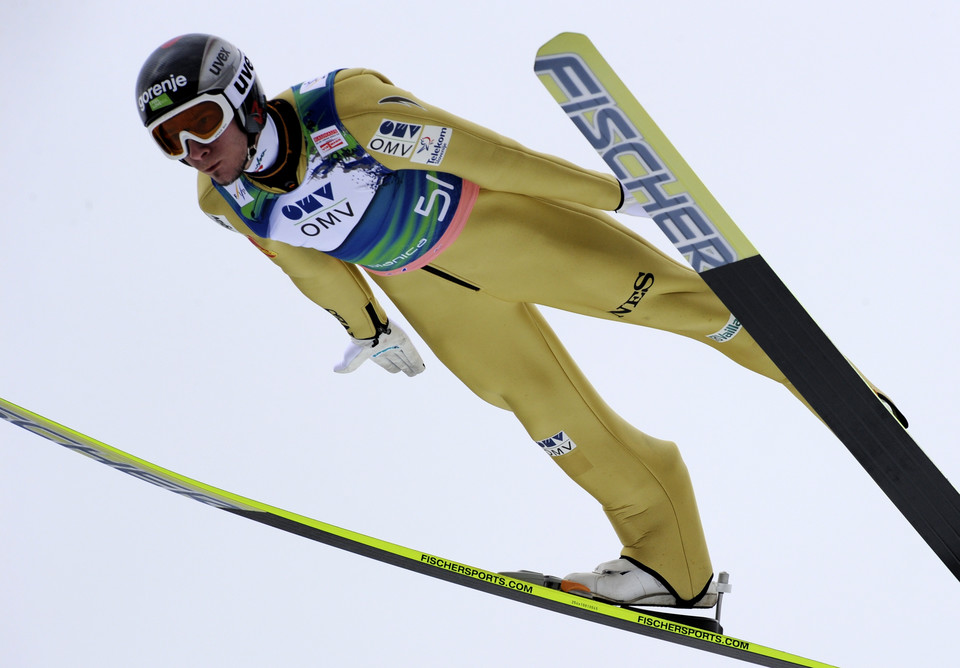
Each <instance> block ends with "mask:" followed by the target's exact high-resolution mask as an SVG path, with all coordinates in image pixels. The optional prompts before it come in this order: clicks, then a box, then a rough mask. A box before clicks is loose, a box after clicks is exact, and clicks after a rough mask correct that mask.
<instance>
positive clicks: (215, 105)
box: [147, 93, 233, 160]
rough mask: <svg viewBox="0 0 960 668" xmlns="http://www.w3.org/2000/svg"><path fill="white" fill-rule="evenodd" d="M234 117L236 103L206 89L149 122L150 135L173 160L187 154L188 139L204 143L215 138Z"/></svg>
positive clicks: (180, 158)
mask: <svg viewBox="0 0 960 668" xmlns="http://www.w3.org/2000/svg"><path fill="white" fill-rule="evenodd" d="M232 120H233V107H231V106H230V103H229V102H228V101H227V98H226V97H224V96H223V95H211V94H209V93H205V94H203V95H201V96H200V97H198V98H197V99H195V100H193V101H191V102H189V103H187V104H185V105H183V106H180V107H177V108H176V109H173V110H171V111H169V112H167V113H166V114H164V115H163V116H161V117H160V118H158V119H157V120H155V121H154V122H153V123H151V124H150V125H148V126H147V130H149V131H150V135H151V136H152V137H153V139H154V141H155V142H157V145H158V146H159V147H160V150H161V151H163V153H164V155H166V156H167V157H168V158H170V159H171V160H182V159H183V158H185V157H187V141H186V140H187V139H190V140H192V141H195V142H198V143H200V144H209V143H210V142H212V141H215V140H216V139H217V138H218V137H219V136H220V135H222V134H223V131H224V130H226V129H227V126H229V125H230V121H232Z"/></svg>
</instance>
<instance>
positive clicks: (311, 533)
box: [0, 398, 830, 668]
mask: <svg viewBox="0 0 960 668" xmlns="http://www.w3.org/2000/svg"><path fill="white" fill-rule="evenodd" d="M0 418H2V419H4V420H7V421H8V422H10V423H11V424H14V425H16V426H18V427H21V428H23V429H26V430H27V431H29V432H32V433H34V434H37V435H38V436H42V437H43V438H46V439H48V440H50V441H53V442H54V443H56V444H58V445H62V446H64V447H66V448H68V449H70V450H73V451H74V452H79V453H80V454H82V455H86V456H87V457H90V458H92V459H94V460H96V461H98V462H100V463H101V464H106V465H107V466H110V467H112V468H114V469H116V470H118V471H121V472H123V473H126V474H128V475H131V476H133V477H135V478H139V479H140V480H143V481H145V482H149V483H151V484H153V485H156V486H158V487H161V488H163V489H166V490H168V491H170V492H174V493H176V494H179V495H181V496H185V497H187V498H190V499H193V500H195V501H199V502H201V503H204V504H206V505H208V506H212V507H214V508H219V509H220V510H224V511H226V512H228V513H231V514H233V515H236V516H239V517H245V518H247V519H249V520H254V521H256V522H260V523H262V524H266V525H268V526H272V527H275V528H277V529H282V530H284V531H288V532H290V533H293V534H297V535H299V536H303V537H305V538H309V539H311V540H315V541H317V542H320V543H324V544H326V545H330V546H332V547H336V548H339V549H342V550H346V551H348V552H353V553H354V554H358V555H361V556H364V557H368V558H370V559H376V560H377V561H382V562H384V563H387V564H391V565H393V566H399V567H401V568H406V569H408V570H411V571H415V572H417V573H422V574H423V575H428V576H430V577H433V578H437V579H440V580H446V581H448V582H452V583H455V584H459V585H462V586H464V587H469V588H471V589H476V590H479V591H482V592H486V593H488V594H495V595H497V596H501V597H503V598H508V599H512V600H514V601H519V602H521V603H526V604H527V605H532V606H536V607H539V608H543V609H546V610H552V611H554V612H559V613H562V614H565V615H569V616H571V617H577V618H580V619H585V620H587V621H591V622H594V623H597V624H603V625H606V626H610V627H613V628H618V629H623V630H625V631H631V632H633V633H637V634H640V635H644V636H649V637H651V638H656V639H658V640H666V641H668V642H672V643H676V644H678V645H684V646H686V647H691V648H694V649H698V650H702V651H707V652H711V653H714V654H720V655H723V656H728V657H732V658H734V659H738V660H740V661H744V662H747V663H753V664H756V665H760V666H807V667H810V668H830V667H829V665H828V664H825V663H821V662H819V661H813V660H810V659H805V658H803V657H799V656H795V655H793V654H788V653H786V652H781V651H779V650H776V649H771V648H769V647H764V646H762V645H758V644H756V643H753V642H749V641H746V640H742V639H740V638H735V637H733V636H728V635H724V634H723V633H722V632H721V629H720V628H719V626H712V625H710V624H700V625H699V626H694V625H692V624H697V623H698V622H697V621H696V620H695V619H687V618H686V617H687V616H685V615H674V614H671V613H655V612H652V611H646V610H639V609H635V608H622V607H618V606H615V605H608V604H606V603H602V602H599V601H594V600H591V599H587V598H583V597H581V596H577V595H574V594H568V593H565V592H563V591H560V590H559V589H557V588H553V587H551V586H550V585H551V582H549V581H544V582H543V583H542V584H536V581H535V580H534V581H528V580H529V579H530V578H529V577H528V578H527V579H523V577H522V574H521V573H517V574H514V575H521V577H511V576H510V575H508V574H504V573H495V572H492V571H486V570H483V569H480V568H475V567H473V566H469V565H467V564H463V563H460V562H458V561H454V560H452V559H447V558H445V557H441V556H437V555H433V554H428V553H425V552H418V551H417V550H413V549H410V548H407V547H403V546H400V545H396V544H394V543H389V542H386V541H382V540H378V539H376V538H371V537H369V536H365V535H363V534H359V533H357V532H354V531H349V530H347V529H341V528H339V527H336V526H333V525H331V524H327V523H325V522H321V521H318V520H314V519H310V518H309V517H304V516H302V515H297V514H295V513H291V512H288V511H286V510H282V509H280V508H275V507H272V506H269V505H267V504H264V503H261V502H259V501H254V500H252V499H248V498H244V497H242V496H238V495H237V494H233V493H231V492H226V491H224V490H221V489H217V488H216V487H211V486H210V485H207V484H204V483H202V482H198V481H196V480H193V479H191V478H187V477H186V476H183V475H180V474H179V473H174V472H173V471H170V470H168V469H164V468H161V467H159V466H157V465H156V464H151V463H150V462H147V461H145V460H143V459H140V458H138V457H134V456H133V455H130V454H127V453H126V452H123V451H121V450H118V449H116V448H114V447H111V446H109V445H106V444H105V443H102V442H100V441H97V440H95V439H93V438H91V437H89V436H85V435H84V434H81V433H80V432H77V431H75V430H73V429H70V428H68V427H64V426H63V425H60V424H57V423H56V422H53V421H51V420H48V419H47V418H45V417H42V416H40V415H37V414H36V413H33V412H31V411H28V410H26V409H24V408H21V407H20V406H17V405H16V404H13V403H11V402H9V401H7V400H6V399H2V398H0ZM540 577H541V579H544V578H545V577H546V576H540ZM555 579H556V578H554V580H555ZM708 621H709V620H708Z"/></svg>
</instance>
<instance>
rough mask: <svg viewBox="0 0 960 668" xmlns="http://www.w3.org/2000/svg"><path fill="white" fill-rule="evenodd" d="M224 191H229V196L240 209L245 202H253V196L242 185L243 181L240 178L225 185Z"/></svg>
mask: <svg viewBox="0 0 960 668" xmlns="http://www.w3.org/2000/svg"><path fill="white" fill-rule="evenodd" d="M226 191H227V192H228V193H230V196H231V197H232V198H233V200H234V201H235V202H236V203H237V204H239V205H240V208H241V209H242V208H243V207H245V206H246V205H247V204H250V203H251V202H253V197H252V196H251V195H250V193H249V192H248V191H247V187H246V186H245V185H243V182H242V181H241V180H240V179H237V180H236V181H234V182H233V183H231V184H230V185H229V186H227V187H226Z"/></svg>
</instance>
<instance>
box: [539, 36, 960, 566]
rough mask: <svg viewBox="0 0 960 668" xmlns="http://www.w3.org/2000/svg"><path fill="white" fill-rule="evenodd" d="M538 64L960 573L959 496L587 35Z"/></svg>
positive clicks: (738, 315)
mask: <svg viewBox="0 0 960 668" xmlns="http://www.w3.org/2000/svg"><path fill="white" fill-rule="evenodd" d="M534 70H535V72H536V74H537V75H538V77H539V79H540V81H541V83H543V84H544V86H546V88H547V89H548V91H549V92H550V93H551V95H552V96H553V97H554V99H555V100H556V102H557V103H558V104H559V105H560V106H561V107H562V109H563V110H564V111H565V112H566V114H567V116H568V117H569V118H570V119H571V120H572V121H573V123H574V124H575V125H576V126H577V128H578V129H579V130H580V132H581V133H582V134H583V135H584V136H585V137H586V138H587V139H588V140H589V141H590V143H591V144H592V145H593V147H594V148H595V149H596V150H597V152H598V153H599V154H600V156H601V157H602V158H603V160H604V161H605V162H606V163H607V165H608V166H609V167H610V169H611V170H612V171H613V174H614V175H615V176H616V177H617V178H618V179H619V180H620V182H621V183H622V184H623V186H624V188H625V189H626V190H627V191H628V192H630V193H631V194H632V195H633V196H634V198H635V199H636V200H637V202H638V203H639V204H640V205H642V206H643V208H644V209H645V210H646V211H647V212H648V213H649V214H650V216H651V218H652V219H653V221H654V222H655V223H656V224H657V226H658V227H659V228H660V230H661V231H662V232H663V233H664V234H665V235H666V236H667V238H668V239H669V240H670V241H671V242H672V243H673V245H674V246H675V247H676V248H677V250H678V251H679V252H680V254H681V255H683V256H684V258H685V259H686V260H687V262H688V263H689V264H690V265H691V266H692V267H693V268H694V269H695V270H696V271H697V272H698V273H699V274H700V276H701V277H702V278H703V279H704V281H705V282H706V283H707V285H708V286H710V288H711V289H712V290H713V291H714V292H715V293H716V295H717V296H718V297H719V298H720V300H721V301H722V302H723V303H724V304H725V305H726V306H727V308H728V309H729V310H730V312H731V313H733V314H734V318H732V319H731V321H730V323H729V324H728V326H727V328H726V329H725V330H724V331H722V332H718V333H717V334H716V335H714V336H719V337H728V338H729V337H732V336H735V335H736V332H737V331H739V329H740V327H741V326H742V327H743V328H745V329H746V330H747V331H748V332H750V334H751V335H752V336H753V338H754V339H755V340H756V341H757V343H758V344H759V345H760V347H761V348H763V350H764V351H765V352H766V353H767V355H768V356H769V357H770V358H771V359H772V360H773V362H774V363H775V364H776V365H777V366H778V367H779V368H780V370H781V371H782V372H783V373H784V375H785V376H786V377H787V378H788V379H789V380H790V381H791V382H792V383H793V385H794V387H796V389H797V391H798V392H799V393H800V394H801V395H802V396H803V397H804V399H806V400H807V402H808V403H809V404H810V405H811V407H813V409H814V410H815V411H816V413H817V414H818V415H819V416H820V418H821V419H822V420H823V421H824V423H825V424H826V425H827V426H828V427H829V428H830V429H831V430H832V431H833V432H834V434H835V435H836V436H837V437H838V438H839V439H840V441H841V442H842V443H843V444H844V445H845V446H846V447H847V449H848V450H849V451H850V452H851V454H853V456H854V457H855V458H856V459H857V461H858V462H859V463H860V464H861V466H863V468H864V469H865V470H866V471H867V473H868V474H869V475H870V476H871V477H872V478H873V480H874V481H875V482H876V483H877V485H879V486H880V488H881V489H882V490H883V491H884V493H886V495H887V496H888V497H889V498H890V500H891V501H893V503H894V505H895V506H896V507H897V508H898V509H899V510H900V512H901V513H902V514H903V515H904V517H905V518H906V519H907V520H908V521H909V522H910V523H911V524H912V525H913V527H914V528H915V529H916V531H917V532H918V533H919V534H920V536H921V537H922V538H923V539H924V540H925V541H926V542H927V544H928V545H929V546H930V548H931V549H932V550H933V551H934V553H936V555H937V556H938V557H939V558H940V559H941V561H943V563H944V564H945V565H946V567H947V568H948V569H949V570H950V572H952V573H953V574H954V576H955V577H957V578H958V579H960V495H958V494H957V490H956V489H955V488H954V487H953V485H952V484H951V483H950V481H949V480H947V478H946V477H945V476H944V475H943V473H942V472H941V471H940V470H939V469H938V468H937V467H936V465H934V464H933V462H931V461H930V459H929V458H928V457H927V455H926V454H925V453H924V452H923V450H921V448H920V447H919V446H918V445H917V444H916V442H915V441H914V440H913V439H912V438H911V436H910V435H909V434H908V433H907V431H906V429H905V427H904V426H903V425H901V423H900V421H898V419H897V418H896V417H894V415H892V414H891V410H892V409H888V407H887V406H885V405H884V403H882V402H881V401H880V400H879V399H878V397H877V395H876V394H875V393H874V392H873V390H872V389H871V388H870V387H869V386H868V385H867V383H866V382H865V381H864V380H863V378H862V377H861V376H860V374H859V373H858V372H857V371H856V369H855V368H854V367H853V366H852V365H851V364H850V363H849V362H848V361H847V360H846V358H845V357H844V356H843V355H842V354H841V353H840V352H839V351H838V350H837V348H836V347H835V346H834V345H833V344H832V343H831V342H830V340H829V339H828V338H827V336H826V335H825V334H824V333H823V331H822V330H821V329H820V327H819V326H818V325H817V324H816V323H815V322H814V321H813V319H812V318H811V317H810V315H809V314H808V313H807V311H806V310H805V309H804V308H803V306H801V305H800V303H799V302H798V301H797V299H796V298H795V297H794V296H793V295H792V294H791V293H790V291H789V290H788V288H787V287H786V286H785V285H784V283H783V282H782V281H781V280H780V279H779V277H778V276H777V275H776V274H775V273H774V271H773V270H772V269H771V268H770V266H769V265H768V264H767V263H766V261H764V259H763V258H762V257H761V256H760V254H759V252H758V251H757V249H756V248H754V246H753V245H752V244H751V243H750V241H749V240H748V239H747V237H746V235H744V233H743V232H742V231H741V230H740V229H739V228H738V227H737V225H736V224H735V223H734V222H733V220H732V219H731V218H730V216H728V215H727V213H726V212H725V211H724V210H723V208H722V207H721V206H720V204H719V203H718V202H717V201H716V199H714V197H713V195H711V194H710V192H709V191H708V190H707V189H706V187H705V186H704V185H703V183H702V182H701V181H700V179H699V178H698V177H697V175H696V174H695V173H694V172H693V170H692V169H690V167H689V166H688V165H687V163H686V161H684V159H683V158H682V157H681V156H680V154H679V153H678V152H677V150H676V149H675V148H674V147H673V145H672V144H671V143H670V141H669V140H668V139H667V138H666V136H665V135H664V134H663V132H661V131H660V129H659V128H658V127H657V125H656V124H655V123H654V121H653V119H651V118H650V116H649V115H648V114H647V112H646V111H645V110H644V109H643V107H641V106H640V104H639V103H638V102H637V100H636V98H634V96H633V95H632V93H630V91H629V90H628V89H627V87H626V86H625V85H624V83H623V82H622V81H621V80H620V78H619V77H618V76H617V75H616V73H615V72H614V71H613V69H612V68H611V67H610V65H609V64H608V63H607V62H606V61H605V60H604V59H603V57H602V56H601V55H600V53H599V52H598V51H597V49H596V48H595V47H594V45H593V44H592V43H591V42H590V40H589V39H588V38H587V37H586V36H584V35H580V34H577V33H562V34H560V35H557V36H556V37H554V38H553V39H551V40H550V41H549V42H547V43H546V44H544V45H543V47H541V49H540V50H539V51H538V52H537V58H536V63H535V66H534Z"/></svg>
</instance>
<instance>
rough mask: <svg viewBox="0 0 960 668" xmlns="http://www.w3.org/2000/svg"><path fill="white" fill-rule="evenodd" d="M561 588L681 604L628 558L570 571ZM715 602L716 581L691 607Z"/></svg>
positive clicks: (614, 599)
mask: <svg viewBox="0 0 960 668" xmlns="http://www.w3.org/2000/svg"><path fill="white" fill-rule="evenodd" d="M561 588H562V589H563V591H566V592H570V593H582V594H585V595H588V596H590V597H592V598H596V599H599V600H603V601H609V602H611V603H616V604H619V605H652V606H664V607H671V608H676V607H688V606H681V604H680V603H679V602H678V601H677V598H676V597H675V596H674V595H673V594H672V593H670V590H669V589H667V587H666V586H664V585H663V583H661V582H660V581H659V580H657V578H655V577H654V576H652V575H650V574H649V573H647V572H646V571H644V570H642V569H641V568H640V567H639V566H637V565H636V564H634V563H633V562H632V561H630V560H628V559H622V558H621V559H614V560H613V561H607V562H604V563H602V564H600V565H599V566H597V567H596V568H595V569H593V572H592V573H571V574H569V575H568V576H567V577H565V578H564V579H563V583H562V585H561ZM716 604H717V585H716V583H715V582H711V583H710V586H709V587H708V588H707V593H706V594H704V595H703V597H702V598H701V599H700V600H699V601H697V602H696V603H695V604H694V606H693V607H695V608H712V607H714V606H715V605H716Z"/></svg>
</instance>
